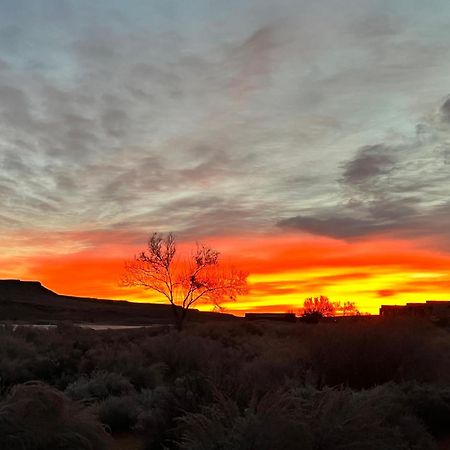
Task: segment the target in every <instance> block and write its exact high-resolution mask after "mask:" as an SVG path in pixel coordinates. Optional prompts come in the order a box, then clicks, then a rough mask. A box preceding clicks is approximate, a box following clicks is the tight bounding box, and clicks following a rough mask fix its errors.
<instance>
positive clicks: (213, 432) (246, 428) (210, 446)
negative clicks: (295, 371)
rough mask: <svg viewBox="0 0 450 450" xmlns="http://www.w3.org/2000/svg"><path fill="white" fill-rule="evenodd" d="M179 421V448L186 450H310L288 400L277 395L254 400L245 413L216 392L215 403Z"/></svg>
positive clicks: (304, 424)
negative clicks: (300, 449)
mask: <svg viewBox="0 0 450 450" xmlns="http://www.w3.org/2000/svg"><path fill="white" fill-rule="evenodd" d="M179 422H180V428H181V438H180V441H179V446H180V448H182V449H186V450H222V449H227V450H241V449H242V450H244V449H259V450H273V449H286V450H290V449H292V450H294V449H298V448H302V449H305V450H307V449H312V446H311V436H310V434H309V432H308V430H307V427H306V423H304V422H302V420H301V418H298V417H296V414H295V410H293V405H292V401H291V399H290V397H289V396H288V395H286V394H283V393H279V392H277V393H271V394H266V395H265V396H263V397H262V398H261V399H259V400H255V399H253V401H252V402H251V403H250V405H249V406H248V407H247V408H245V409H244V410H242V409H240V408H239V406H238V405H237V403H236V402H235V401H234V400H232V399H230V398H227V397H224V396H222V395H221V394H220V393H216V401H215V403H213V404H212V405H210V406H206V407H204V408H203V410H202V412H200V413H190V414H186V415H185V416H184V417H182V418H181V419H180V421H179Z"/></svg>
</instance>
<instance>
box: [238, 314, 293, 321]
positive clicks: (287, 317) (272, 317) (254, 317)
mask: <svg viewBox="0 0 450 450" xmlns="http://www.w3.org/2000/svg"><path fill="white" fill-rule="evenodd" d="M245 318H246V319H247V320H279V321H282V322H295V321H296V320H297V319H296V317H295V314H294V313H245Z"/></svg>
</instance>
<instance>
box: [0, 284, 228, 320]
mask: <svg viewBox="0 0 450 450" xmlns="http://www.w3.org/2000/svg"><path fill="white" fill-rule="evenodd" d="M172 314H173V313H172V310H171V306H170V305H165V304H156V303H132V302H127V301H125V300H117V301H116V300H106V299H105V300H103V299H98V298H86V297H73V296H67V295H59V294H57V293H56V292H53V291H52V290H50V289H48V288H46V287H45V286H43V285H42V284H41V283H40V282H39V281H22V280H18V279H6V280H5V279H3V280H0V322H5V321H13V322H34V323H43V322H45V323H52V322H58V321H72V322H83V323H98V324H130V325H135V324H152V323H170V322H171V321H172ZM189 316H190V318H191V320H195V321H205V320H227V319H228V320H230V319H236V317H235V316H232V315H231V314H217V313H210V312H200V311H198V310H196V309H193V310H191V311H190V312H189Z"/></svg>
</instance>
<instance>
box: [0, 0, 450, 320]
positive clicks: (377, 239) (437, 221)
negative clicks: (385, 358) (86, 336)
mask: <svg viewBox="0 0 450 450" xmlns="http://www.w3.org/2000/svg"><path fill="white" fill-rule="evenodd" d="M449 74H450V3H449V2H448V1H445V0H429V1H427V2H423V1H416V0H383V1H380V0H370V1H369V0H314V1H312V0H309V1H306V0H296V1H294V0H276V1H275V0H270V1H269V0H227V1H226V2H224V1H213V0H209V1H207V0H189V1H182V0H178V1H175V0H147V1H143V0H129V1H127V2H123V1H118V0H97V1H91V0H90V1H87V0H76V1H75V0H72V1H70V0H0V206H1V208H0V248H1V250H2V251H1V254H0V277H2V278H22V279H38V280H40V281H41V282H43V283H44V284H45V285H46V286H47V287H49V288H51V289H54V290H56V291H58V292H60V293H64V294H71V295H83V296H94V297H106V298H121V299H122V298H125V299H132V300H145V299H147V300H151V301H155V300H156V301H157V300H158V299H156V298H155V297H154V296H152V295H150V293H148V292H140V291H137V290H136V289H135V290H133V289H131V290H130V289H125V288H123V287H121V286H120V285H119V280H120V277H121V273H122V272H123V266H124V261H126V260H127V259H129V258H132V257H133V255H134V254H136V253H138V252H139V251H140V250H142V249H143V248H144V247H145V243H146V240H147V237H148V236H149V235H150V234H151V233H152V232H155V231H156V232H169V231H171V232H173V233H174V234H175V235H176V236H177V239H178V242H179V243H180V246H181V248H189V246H190V245H191V244H192V243H194V242H195V241H201V242H205V243H207V244H208V245H211V246H213V247H215V248H216V249H217V250H219V251H220V252H221V255H222V256H223V258H224V260H225V261H226V262H227V263H233V264H234V265H237V266H238V267H240V268H242V269H243V270H246V271H248V272H249V273H250V276H249V284H250V289H251V290H250V294H249V295H248V296H246V297H244V298H241V299H240V300H239V301H238V302H236V303H233V304H231V303H230V304H225V305H224V306H225V307H226V309H228V310H229V311H232V312H237V313H243V312H244V311H246V310H253V311H287V310H295V309H296V308H299V307H300V306H301V304H302V303H303V300H304V299H305V298H306V297H309V296H315V295H328V296H329V297H330V298H331V299H332V300H334V301H355V302H356V303H357V305H358V306H359V307H360V309H361V310H362V311H366V312H372V313H374V312H377V310H378V308H379V306H380V305H381V304H403V303H405V302H407V301H419V302H420V301H425V300H429V299H449V298H450V235H449V233H448V230H449V229H450V181H449V180H450V96H449V94H450V75H449ZM205 308H206V306H205Z"/></svg>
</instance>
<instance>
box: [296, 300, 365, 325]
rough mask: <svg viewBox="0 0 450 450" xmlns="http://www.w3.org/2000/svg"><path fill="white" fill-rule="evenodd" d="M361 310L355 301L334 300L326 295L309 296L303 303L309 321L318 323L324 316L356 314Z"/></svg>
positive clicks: (304, 312) (304, 314) (304, 315)
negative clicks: (342, 302)
mask: <svg viewBox="0 0 450 450" xmlns="http://www.w3.org/2000/svg"><path fill="white" fill-rule="evenodd" d="M359 314H360V313H359V310H358V308H357V307H356V304H355V303H354V302H350V301H347V302H345V303H344V304H343V305H342V304H341V302H332V301H330V299H329V298H328V297H326V296H324V295H321V296H320V297H309V298H307V299H305V301H304V303H303V317H304V318H305V320H306V321H307V322H313V323H316V322H318V321H319V320H320V319H322V318H323V317H334V316H338V315H341V316H354V315H359Z"/></svg>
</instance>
